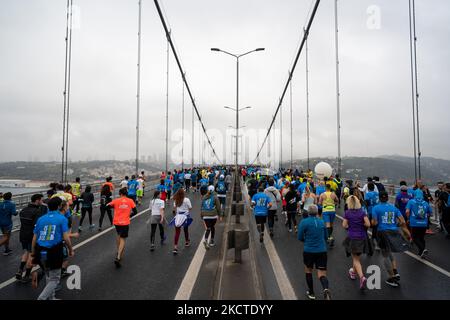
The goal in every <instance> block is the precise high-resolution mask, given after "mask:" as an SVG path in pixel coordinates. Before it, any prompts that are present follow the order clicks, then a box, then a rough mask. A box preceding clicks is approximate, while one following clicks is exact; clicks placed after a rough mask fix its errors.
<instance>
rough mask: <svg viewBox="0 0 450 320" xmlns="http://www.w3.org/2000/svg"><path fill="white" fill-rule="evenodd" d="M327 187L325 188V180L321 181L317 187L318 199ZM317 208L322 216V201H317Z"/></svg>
mask: <svg viewBox="0 0 450 320" xmlns="http://www.w3.org/2000/svg"><path fill="white" fill-rule="evenodd" d="M325 191H327V190H326V188H325V181H320V182H319V184H318V185H317V187H316V196H317V199H319V198H320V195H321V194H322V193H325ZM317 208H318V209H319V216H322V205H321V204H320V203H317Z"/></svg>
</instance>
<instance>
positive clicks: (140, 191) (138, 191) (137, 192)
mask: <svg viewBox="0 0 450 320" xmlns="http://www.w3.org/2000/svg"><path fill="white" fill-rule="evenodd" d="M136 195H137V196H138V197H142V196H143V195H144V190H137V191H136Z"/></svg>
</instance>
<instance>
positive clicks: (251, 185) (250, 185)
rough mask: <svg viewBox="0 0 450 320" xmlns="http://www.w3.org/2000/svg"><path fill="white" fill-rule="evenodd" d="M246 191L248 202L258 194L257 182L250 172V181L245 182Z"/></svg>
mask: <svg viewBox="0 0 450 320" xmlns="http://www.w3.org/2000/svg"><path fill="white" fill-rule="evenodd" d="M247 189H248V195H249V197H250V200H251V199H252V198H253V196H254V195H255V194H256V193H257V192H258V181H257V180H256V178H255V174H254V173H253V172H252V173H251V174H250V179H248V181H247Z"/></svg>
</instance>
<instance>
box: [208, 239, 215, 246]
mask: <svg viewBox="0 0 450 320" xmlns="http://www.w3.org/2000/svg"><path fill="white" fill-rule="evenodd" d="M215 245H216V244H215V242H214V240H212V239H211V240H210V241H209V246H210V247H214V246H215Z"/></svg>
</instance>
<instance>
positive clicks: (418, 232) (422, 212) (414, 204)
mask: <svg viewBox="0 0 450 320" xmlns="http://www.w3.org/2000/svg"><path fill="white" fill-rule="evenodd" d="M431 213H432V210H431V207H430V205H429V204H428V203H427V202H426V201H424V199H423V192H422V191H421V190H419V189H417V190H416V191H415V192H414V199H411V200H409V201H408V204H407V205H406V216H407V217H408V218H409V219H408V220H409V227H410V228H411V236H412V238H413V241H414V244H415V245H416V246H417V248H418V249H419V252H418V255H419V256H420V257H421V258H425V257H426V256H427V255H428V250H427V249H426V245H425V232H426V230H427V228H428V219H429V217H430V216H431Z"/></svg>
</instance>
